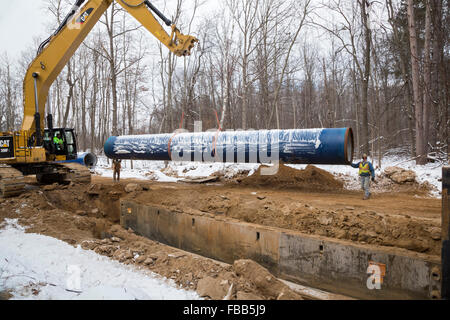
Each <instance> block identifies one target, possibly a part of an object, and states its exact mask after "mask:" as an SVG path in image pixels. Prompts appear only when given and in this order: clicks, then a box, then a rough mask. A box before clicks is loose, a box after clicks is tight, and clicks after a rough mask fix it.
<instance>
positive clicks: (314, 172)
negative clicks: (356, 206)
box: [240, 164, 344, 191]
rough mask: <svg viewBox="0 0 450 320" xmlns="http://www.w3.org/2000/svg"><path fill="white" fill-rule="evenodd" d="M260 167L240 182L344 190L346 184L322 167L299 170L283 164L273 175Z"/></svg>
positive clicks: (254, 184) (308, 188) (249, 184)
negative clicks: (264, 171)
mask: <svg viewBox="0 0 450 320" xmlns="http://www.w3.org/2000/svg"><path fill="white" fill-rule="evenodd" d="M262 170H264V167H262V166H261V167H260V168H259V169H258V171H256V172H255V174H253V175H251V176H250V177H247V178H245V179H243V180H242V181H241V182H240V183H241V184H242V185H247V186H264V187H271V188H296V189H302V190H314V191H321V190H324V191H325V190H329V191H331V190H343V187H344V184H343V183H342V182H341V181H339V180H336V179H335V177H334V176H333V175H332V174H331V173H329V172H327V171H325V170H322V169H319V168H317V167H315V166H313V165H308V166H307V167H306V168H305V169H304V170H297V169H294V168H291V167H288V166H285V165H283V164H281V165H280V167H279V169H278V172H277V173H276V174H273V175H265V174H264V173H262Z"/></svg>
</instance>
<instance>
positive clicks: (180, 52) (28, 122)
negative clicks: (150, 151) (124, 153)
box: [0, 0, 198, 197]
mask: <svg viewBox="0 0 450 320" xmlns="http://www.w3.org/2000/svg"><path fill="white" fill-rule="evenodd" d="M113 1H116V2H117V3H118V4H119V5H120V6H122V7H123V9H124V10H125V11H127V12H128V13H130V14H131V15H132V16H133V17H135V18H136V20H138V21H139V22H140V23H141V24H142V25H143V26H144V27H145V28H146V29H147V30H148V31H150V32H151V33H152V34H153V35H154V36H155V37H156V38H157V39H158V40H159V41H161V43H163V44H164V45H165V46H166V47H167V48H168V49H169V50H170V51H171V52H172V53H173V54H175V55H177V56H188V55H190V52H191V49H192V48H193V47H194V45H195V43H196V42H197V41H198V40H197V39H196V38H195V37H192V36H188V35H183V34H182V33H180V31H179V30H178V29H177V27H176V26H175V25H173V24H172V22H171V21H170V20H169V19H167V18H166V17H164V15H163V14H162V13H161V12H160V11H159V10H158V9H156V8H155V7H154V6H153V5H152V4H151V3H150V2H149V1H148V0H76V2H75V4H74V5H73V7H72V8H71V9H70V12H69V14H68V15H67V16H66V17H65V18H64V20H63V21H62V23H61V24H60V25H59V27H58V28H57V29H56V31H55V32H54V33H53V34H52V35H51V36H50V37H49V38H48V39H47V40H45V41H44V42H43V43H42V44H41V45H40V46H39V50H38V54H37V56H36V58H35V59H34V60H33V62H31V64H30V65H29V67H28V70H27V73H26V75H25V79H24V84H23V90H24V92H23V96H24V118H23V122H22V129H21V130H20V131H16V132H0V197H9V196H16V195H19V194H21V193H22V191H23V190H24V188H25V182H24V179H23V177H24V175H36V179H37V181H38V182H39V183H44V184H45V183H55V182H56V183H89V182H90V181H91V174H90V171H89V169H88V168H86V166H92V165H93V164H92V163H95V161H96V160H92V159H96V157H95V155H92V154H88V155H87V156H79V155H78V146H77V141H76V134H75V132H74V130H73V129H70V128H54V127H53V120H52V116H51V114H49V115H48V117H47V125H48V128H45V127H44V114H45V105H46V102H47V98H48V97H47V96H48V92H49V89H50V86H51V85H52V83H53V82H54V81H55V79H56V78H57V77H58V75H59V74H60V73H61V71H62V70H63V68H64V67H65V66H66V64H67V63H68V62H69V60H70V58H71V57H72V56H73V55H74V53H75V51H76V50H77V49H78V47H79V46H80V45H81V43H82V42H83V40H84V39H85V38H86V36H87V35H88V34H89V32H90V31H91V30H92V28H93V27H94V26H95V25H96V23H97V22H98V21H99V20H100V18H101V17H102V15H103V14H104V13H105V11H106V10H107V9H108V8H109V7H110V6H111V4H112V3H113ZM152 12H154V13H155V14H156V15H157V16H158V17H160V18H161V19H162V20H163V21H164V23H165V24H166V25H167V26H170V27H171V31H170V34H168V33H167V32H166V31H165V30H164V28H163V27H162V26H161V24H160V23H159V22H158V21H157V20H156V18H155V17H154V16H153V14H152ZM89 159H91V160H89ZM88 163H91V164H88ZM82 164H84V166H83V165H82Z"/></svg>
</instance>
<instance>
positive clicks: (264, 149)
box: [104, 128, 353, 165]
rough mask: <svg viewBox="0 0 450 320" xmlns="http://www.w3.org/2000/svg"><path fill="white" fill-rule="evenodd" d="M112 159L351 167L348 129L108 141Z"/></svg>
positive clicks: (351, 146) (224, 132)
mask: <svg viewBox="0 0 450 320" xmlns="http://www.w3.org/2000/svg"><path fill="white" fill-rule="evenodd" d="M104 150H105V154H106V156H107V157H108V158H110V159H122V160H155V161H200V162H235V163H273V162H276V161H282V162H284V163H292V164H330V165H331V164H338V165H339V164H342V165H345V164H349V163H350V162H351V161H352V158H353V133H352V129H351V128H340V129H302V130H259V131H223V132H201V133H178V134H177V133H174V134H156V135H137V136H119V137H110V138H109V139H108V140H107V141H106V143H105V146H104Z"/></svg>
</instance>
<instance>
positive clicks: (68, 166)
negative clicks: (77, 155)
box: [60, 163, 91, 184]
mask: <svg viewBox="0 0 450 320" xmlns="http://www.w3.org/2000/svg"><path fill="white" fill-rule="evenodd" d="M60 166H61V167H63V168H64V169H65V170H67V172H66V174H65V178H64V180H65V181H66V182H73V183H81V184H89V183H91V172H90V171H89V169H88V168H86V167H85V166H82V165H81V164H78V163H63V164H60Z"/></svg>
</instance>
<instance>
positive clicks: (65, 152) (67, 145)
mask: <svg viewBox="0 0 450 320" xmlns="http://www.w3.org/2000/svg"><path fill="white" fill-rule="evenodd" d="M44 147H45V150H46V151H47V152H48V153H49V154H54V155H55V156H56V159H55V160H75V159H76V158H77V140H76V136H75V132H74V130H73V129H67V128H57V129H51V130H50V129H45V132H44Z"/></svg>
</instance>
